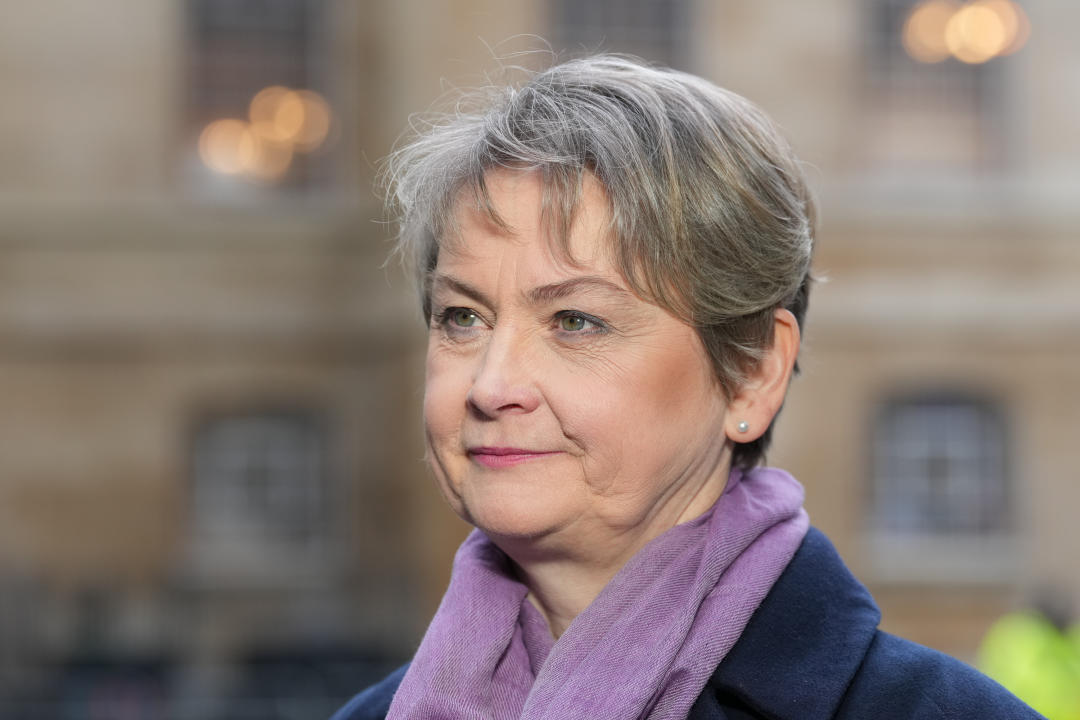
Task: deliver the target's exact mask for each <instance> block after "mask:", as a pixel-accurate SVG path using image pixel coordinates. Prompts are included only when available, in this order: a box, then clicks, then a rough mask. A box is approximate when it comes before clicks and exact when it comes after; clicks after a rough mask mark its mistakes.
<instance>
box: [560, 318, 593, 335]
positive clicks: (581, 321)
mask: <svg viewBox="0 0 1080 720" xmlns="http://www.w3.org/2000/svg"><path fill="white" fill-rule="evenodd" d="M588 322H589V321H588V320H586V319H585V318H583V317H581V316H580V315H563V316H562V317H561V318H559V329H560V330H566V331H567V332H577V331H578V330H584V329H585V326H586V325H587V324H588Z"/></svg>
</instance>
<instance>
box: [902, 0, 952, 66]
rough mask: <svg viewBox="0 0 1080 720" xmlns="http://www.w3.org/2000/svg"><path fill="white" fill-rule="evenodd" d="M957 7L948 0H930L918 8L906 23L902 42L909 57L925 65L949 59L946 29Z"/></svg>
mask: <svg viewBox="0 0 1080 720" xmlns="http://www.w3.org/2000/svg"><path fill="white" fill-rule="evenodd" d="M957 7H958V6H957V4H956V3H954V2H948V0H929V2H924V3H921V4H920V5H918V6H916V7H915V9H914V10H913V11H912V12H911V15H910V16H908V19H907V22H905V23H904V30H903V37H902V40H903V43H904V49H905V50H907V53H908V55H910V56H911V57H913V58H915V59H916V60H918V61H919V62H924V63H936V62H941V61H942V60H944V59H945V58H947V57H949V47H948V45H946V44H945V27H946V26H947V25H948V24H949V20H950V19H951V18H952V17H953V15H954V14H955V13H956V8H957Z"/></svg>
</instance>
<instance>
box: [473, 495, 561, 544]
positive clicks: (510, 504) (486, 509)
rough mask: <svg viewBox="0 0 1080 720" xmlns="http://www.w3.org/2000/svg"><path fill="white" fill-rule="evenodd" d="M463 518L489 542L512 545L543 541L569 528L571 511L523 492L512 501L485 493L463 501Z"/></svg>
mask: <svg viewBox="0 0 1080 720" xmlns="http://www.w3.org/2000/svg"><path fill="white" fill-rule="evenodd" d="M461 508H462V512H461V513H460V514H461V516H462V518H463V519H464V520H465V521H466V522H468V523H469V524H471V525H473V526H475V527H477V528H479V529H480V530H483V531H484V533H486V534H487V535H488V536H489V537H490V538H492V539H493V540H494V539H501V540H506V541H510V542H522V541H530V542H535V541H540V540H542V539H543V538H546V537H550V536H551V535H553V534H554V533H556V532H558V530H559V529H560V528H562V527H565V526H566V525H567V522H566V517H567V515H568V512H567V511H568V510H569V508H563V507H559V506H555V507H552V506H551V498H550V497H548V498H538V497H537V496H536V494H534V493H528V492H521V491H520V489H518V491H517V492H516V493H515V494H514V495H513V496H510V497H507V496H506V495H505V494H502V493H494V492H485V493H484V496H483V497H469V496H468V495H466V496H464V497H463V501H462V504H461Z"/></svg>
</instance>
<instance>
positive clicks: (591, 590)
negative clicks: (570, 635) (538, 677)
mask: <svg viewBox="0 0 1080 720" xmlns="http://www.w3.org/2000/svg"><path fill="white" fill-rule="evenodd" d="M727 476H728V465H727V464H726V463H725V464H724V466H723V468H722V472H717V473H714V474H711V475H710V477H709V478H708V479H707V480H706V481H704V482H702V483H701V484H700V485H699V486H698V487H696V488H694V489H693V491H692V492H689V493H686V494H685V497H682V498H675V497H673V498H671V501H670V502H668V503H666V504H665V505H664V506H663V507H662V508H660V509H659V510H657V512H655V513H654V514H653V515H652V516H651V517H649V518H647V519H646V520H645V521H644V522H641V523H634V524H632V525H630V526H629V529H627V530H622V531H613V530H612V529H611V528H606V531H605V532H598V533H578V534H576V538H575V541H574V542H573V543H566V542H559V543H555V542H553V541H550V538H548V539H545V540H546V542H545V541H539V542H538V541H536V540H535V539H528V540H527V539H520V538H519V539H507V538H499V539H498V540H497V541H496V544H497V545H499V547H500V548H502V550H503V552H505V553H506V554H507V555H508V556H509V557H510V558H511V560H513V561H514V564H515V566H516V567H517V571H518V573H519V576H520V579H521V581H522V582H523V583H524V584H525V586H526V587H527V588H528V589H529V596H528V597H529V601H530V602H532V604H533V605H534V606H535V607H536V608H537V609H538V610H539V611H540V613H541V614H542V615H543V616H544V618H545V619H546V620H547V623H548V627H549V628H550V629H551V635H552V637H554V638H556V639H557V638H559V637H560V636H561V635H562V634H563V633H564V632H565V631H566V628H567V627H569V626H570V623H571V622H573V620H574V618H576V617H577V616H578V615H579V614H580V613H581V612H582V611H583V610H585V608H587V607H588V606H589V605H590V604H591V603H592V601H593V600H595V599H596V597H597V596H598V595H599V594H600V591H601V590H603V589H604V587H605V586H606V585H607V584H608V583H609V582H610V581H611V579H612V578H613V577H615V575H616V573H618V572H619V570H621V569H622V567H623V566H624V565H625V564H626V563H627V562H628V561H629V560H630V558H632V557H633V556H634V555H635V554H637V552H638V551H639V550H641V548H643V547H644V546H645V545H647V544H648V543H649V542H650V541H651V540H653V539H654V538H656V537H658V536H660V535H662V534H663V533H665V532H667V531H668V530H670V529H671V528H673V527H675V526H676V525H680V524H682V523H685V522H689V521H690V520H693V519H694V518H697V517H699V516H700V515H701V514H702V513H704V512H705V511H706V510H708V509H709V508H711V507H712V506H713V505H714V504H715V503H716V501H717V500H718V499H719V498H720V495H721V494H722V493H723V492H724V487H725V485H726V484H727Z"/></svg>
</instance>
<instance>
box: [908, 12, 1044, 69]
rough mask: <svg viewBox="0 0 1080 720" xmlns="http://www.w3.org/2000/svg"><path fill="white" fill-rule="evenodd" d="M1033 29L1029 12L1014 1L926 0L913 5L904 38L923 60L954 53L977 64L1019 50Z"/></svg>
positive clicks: (933, 60)
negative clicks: (1029, 20)
mask: <svg viewBox="0 0 1080 720" xmlns="http://www.w3.org/2000/svg"><path fill="white" fill-rule="evenodd" d="M1030 32H1031V26H1030V24H1029V22H1028V19H1027V15H1026V14H1025V13H1024V11H1023V9H1021V8H1020V6H1019V5H1017V4H1016V3H1015V2H1012V0H974V1H972V2H967V3H963V4H960V3H958V2H956V0H924V2H921V3H919V4H918V5H916V6H915V7H914V8H912V10H911V14H910V15H909V16H908V18H907V21H906V22H905V23H904V28H903V31H902V37H901V41H902V42H903V45H904V49H905V50H906V51H907V53H908V55H910V56H911V57H912V58H914V59H915V60H918V61H919V62H924V63H936V62H941V61H942V60H945V59H946V58H948V57H949V56H952V57H955V58H956V59H957V60H960V61H961V62H964V63H968V64H972V65H975V64H979V63H984V62H987V61H988V60H991V59H993V58H995V57H1000V56H1002V55H1010V54H1012V53H1014V52H1016V51H1017V50H1019V49H1020V48H1021V47H1023V46H1024V43H1026V42H1027V39H1028V35H1029V34H1030Z"/></svg>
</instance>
